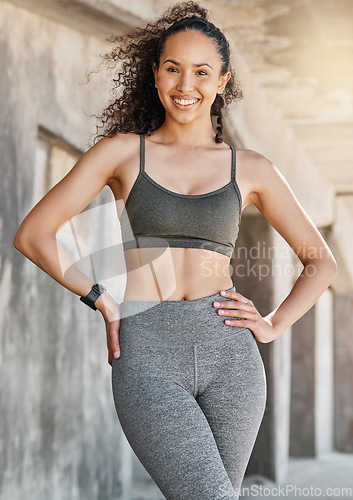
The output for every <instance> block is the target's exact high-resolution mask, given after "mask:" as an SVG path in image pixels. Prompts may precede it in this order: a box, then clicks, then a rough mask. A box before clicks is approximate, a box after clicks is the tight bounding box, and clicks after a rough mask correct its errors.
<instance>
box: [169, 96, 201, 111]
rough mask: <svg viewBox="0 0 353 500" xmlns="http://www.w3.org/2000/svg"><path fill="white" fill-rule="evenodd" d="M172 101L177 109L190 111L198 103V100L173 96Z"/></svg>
mask: <svg viewBox="0 0 353 500" xmlns="http://www.w3.org/2000/svg"><path fill="white" fill-rule="evenodd" d="M172 101H173V103H174V105H175V106H176V107H177V108H178V109H190V108H193V107H195V106H196V105H197V103H198V102H199V101H200V99H198V98H196V97H188V98H186V97H184V98H182V97H175V96H173V97H172Z"/></svg>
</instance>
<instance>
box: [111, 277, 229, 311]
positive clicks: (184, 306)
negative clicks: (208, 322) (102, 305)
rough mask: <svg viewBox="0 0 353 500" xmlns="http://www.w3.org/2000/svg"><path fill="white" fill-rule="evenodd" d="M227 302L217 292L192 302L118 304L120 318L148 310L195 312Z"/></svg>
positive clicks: (135, 301)
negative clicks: (200, 308)
mask: <svg viewBox="0 0 353 500" xmlns="http://www.w3.org/2000/svg"><path fill="white" fill-rule="evenodd" d="M226 291H227V292H230V291H231V292H235V291H236V288H235V286H234V285H233V286H232V287H231V288H227V289H226ZM217 300H218V301H221V300H222V301H224V300H229V299H228V298H226V297H223V296H222V295H220V293H219V292H217V293H214V294H212V295H206V296H205V297H199V298H198V299H192V300H124V301H123V302H121V304H120V311H121V317H122V318H123V317H127V316H131V315H135V314H138V313H141V312H144V311H146V310H149V309H153V310H154V311H157V309H158V310H165V309H173V310H177V309H179V310H180V311H183V312H186V311H188V310H195V307H196V308H197V307H198V306H201V307H202V306H205V305H207V306H208V305H212V303H213V302H215V301H217Z"/></svg>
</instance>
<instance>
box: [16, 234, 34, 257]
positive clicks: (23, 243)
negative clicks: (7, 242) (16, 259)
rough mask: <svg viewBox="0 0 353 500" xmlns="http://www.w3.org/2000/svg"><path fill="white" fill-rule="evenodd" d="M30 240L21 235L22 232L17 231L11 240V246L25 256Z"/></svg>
mask: <svg viewBox="0 0 353 500" xmlns="http://www.w3.org/2000/svg"><path fill="white" fill-rule="evenodd" d="M29 242H30V239H29V237H28V236H26V235H25V234H23V232H22V231H20V230H18V231H17V233H16V234H15V237H14V239H13V246H14V247H15V248H16V250H18V251H19V252H20V253H22V254H23V255H26V249H27V248H28V246H29Z"/></svg>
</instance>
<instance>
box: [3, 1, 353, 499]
mask: <svg viewBox="0 0 353 500" xmlns="http://www.w3.org/2000/svg"><path fill="white" fill-rule="evenodd" d="M171 4H173V2H169V1H165V0H146V1H142V0H130V1H129V2H125V1H123V0H101V1H93V0H71V1H67V0H13V1H0V58H1V62H2V66H1V67H2V71H1V75H0V106H1V108H0V109H1V113H0V160H1V183H0V190H1V196H0V210H1V213H0V234H1V255H0V280H1V287H0V289H1V292H2V296H1V301H0V328H1V351H0V361H1V377H0V388H1V390H0V397H1V400H0V402H1V408H0V500H8V499H9V498H11V500H18V499H21V500H22V498H28V499H30V500H34V499H35V500H69V499H70V500H79V499H82V498H85V500H91V499H92V500H108V499H109V500H112V499H117V500H118V499H119V500H120V499H124V500H132V499H133V498H140V499H141V500H147V498H149V497H148V492H147V489H145V491H144V493H143V494H140V495H139V496H136V495H137V494H134V491H135V490H134V488H135V485H137V484H138V482H139V481H142V480H144V479H146V478H147V479H148V475H147V473H146V472H145V470H144V469H143V467H142V466H141V464H140V463H139V461H138V459H137V458H136V457H135V456H134V454H133V452H132V450H131V448H130V447H129V445H128V443H127V441H126V439H125V437H124V435H123V433H122V431H121V429H120V426H119V422H118V420H117V417H116V413H115V408H114V403H113V399H112V395H111V381H110V374H111V367H110V366H109V365H108V363H107V350H106V339H105V333H104V332H105V328H104V323H103V320H101V318H100V317H99V318H97V316H95V313H94V312H93V311H91V310H89V309H88V308H87V307H86V306H84V305H83V304H82V303H81V302H80V301H79V300H78V299H76V300H75V297H74V296H73V295H72V293H71V292H70V291H68V290H66V289H64V288H63V287H60V286H58V285H57V283H56V282H55V281H54V280H52V279H51V278H50V277H49V276H48V275H47V274H45V273H44V272H43V271H41V270H40V269H38V268H37V267H36V266H35V265H34V264H33V263H31V262H30V261H28V260H27V259H25V258H24V257H23V256H22V255H21V254H20V253H19V252H17V251H16V249H15V248H14V247H13V237H14V234H15V232H16V230H17V227H18V225H19V224H20V222H21V220H22V219H23V218H24V216H25V215H26V214H27V213H28V212H29V211H30V210H31V208H32V207H33V206H34V204H35V203H37V201H39V199H40V198H41V197H42V196H43V195H44V194H45V193H46V192H47V191H48V190H49V189H50V188H51V187H52V186H53V185H55V184H56V183H57V182H58V181H59V180H60V179H61V178H62V177H63V176H64V175H65V174H66V173H67V172H68V171H69V170H70V169H71V167H72V166H73V165H74V163H75V162H76V161H77V159H78V158H79V157H80V155H81V154H82V153H83V152H84V151H86V150H87V149H88V147H89V143H90V142H91V139H92V137H93V135H92V134H94V132H95V124H96V122H95V119H94V117H93V114H94V113H99V112H100V111H101V110H102V109H103V107H104V106H105V105H106V104H107V102H108V100H109V99H110V97H111V95H110V82H111V76H110V77H109V76H107V74H106V73H105V70H104V68H103V67H99V62H100V61H99V54H100V53H101V52H103V51H104V50H105V49H106V46H105V42H104V39H105V38H106V37H107V36H109V35H110V34H111V33H119V32H122V31H125V30H127V29H128V28H130V27H132V26H136V25H140V24H143V23H144V22H145V21H146V20H147V19H150V18H153V17H156V16H158V15H159V14H160V13H161V12H162V11H163V10H164V9H165V7H167V6H169V5H171ZM203 4H204V5H205V6H207V7H209V8H210V10H211V14H212V18H213V21H214V22H215V23H216V24H219V25H220V26H221V27H222V28H223V29H224V31H225V32H226V34H227V36H228V38H229V40H230V41H231V43H232V50H233V63H234V67H235V69H236V71H237V73H238V75H239V79H240V83H241V86H242V89H243V92H244V99H243V100H242V101H240V102H238V103H236V104H235V105H234V106H232V107H231V109H230V112H229V116H228V119H227V128H226V132H225V140H226V142H228V143H229V144H233V145H234V146H236V147H237V148H247V149H253V150H255V151H258V152H259V153H262V154H264V155H265V156H266V157H268V158H269V159H270V160H272V161H273V163H274V164H275V165H276V166H277V168H279V170H280V171H281V172H282V173H283V175H284V177H285V178H286V179H287V181H288V183H289V184H290V186H291V188H292V189H293V191H294V193H295V195H296V197H297V198H298V200H299V202H300V203H301V204H302V206H303V207H304V209H305V210H306V211H307V213H308V214H309V216H310V217H311V219H312V220H313V221H314V223H315V224H316V225H317V227H318V228H319V229H320V231H321V232H322V234H323V236H324V237H325V239H326V241H327V242H328V244H329V245H330V247H331V249H332V251H333V253H334V255H335V258H336V260H337V262H338V268H339V270H338V275H337V277H336V279H335V281H334V283H333V284H332V286H330V288H329V289H328V290H327V291H326V292H325V293H324V294H323V295H322V297H321V298H320V299H319V300H318V302H317V303H316V304H315V306H313V307H312V308H311V309H310V310H309V311H308V312H307V314H305V316H303V318H301V319H300V320H299V321H298V322H296V323H295V324H294V325H293V327H292V328H290V329H288V331H286V332H285V333H284V334H282V335H281V337H280V338H278V339H277V340H276V341H274V342H272V343H270V344H262V345H260V344H259V348H260V350H261V354H262V356H263V359H264V362H265V366H266V373H267V379H268V402H267V408H266V413H265V417H264V420H263V423H262V426H261V428H260V432H259V435H258V439H257V442H256V444H255V448H254V451H253V454H252V456H251V459H250V462H249V466H248V470H247V476H249V477H250V475H251V474H257V475H261V476H264V477H266V478H269V479H271V480H273V481H275V482H284V481H285V480H286V477H287V470H288V463H289V461H290V459H291V457H320V456H321V455H323V454H327V453H330V451H332V450H337V451H340V452H342V453H347V454H352V453H353V387H352V381H353V363H352V359H353V312H352V300H353V258H352V255H353V237H352V234H353V231H352V229H353V2H349V1H347V0H336V1H334V2H333V1H330V0H294V1H293V0H282V1H275V0H228V1H227V0H207V1H206V0H204V2H203ZM90 72H91V74H90V75H88V73H90ZM114 210H115V208H114V200H113V199H112V195H111V191H110V190H109V189H108V188H107V187H106V188H104V189H103V191H102V192H101V193H100V195H99V196H98V197H97V199H95V200H94V201H92V203H90V205H89V206H88V207H87V208H86V209H85V210H84V211H83V212H82V213H81V214H79V215H78V216H77V217H75V218H74V219H73V220H72V221H70V223H68V224H67V225H66V226H65V227H64V228H63V229H62V230H61V231H60V234H59V235H58V239H59V241H60V243H61V244H62V246H63V247H64V248H65V250H66V251H67V252H68V254H69V255H70V257H71V258H72V259H73V260H74V261H78V260H81V261H85V265H86V264H87V266H88V267H87V273H89V272H91V273H92V277H94V273H95V269H94V266H93V267H92V268H91V267H89V266H90V264H92V260H91V259H90V258H89V257H90V256H91V255H92V254H93V253H96V254H97V255H99V258H100V265H104V249H105V248H108V247H112V246H114V245H117V247H116V248H118V251H121V250H119V242H120V239H119V238H120V234H119V223H118V221H117V219H116V216H115V212H114ZM93 235H94V237H93ZM250 247H251V248H254V247H258V249H259V253H258V254H257V255H249V254H248V253H246V252H245V253H241V252H240V251H239V254H238V255H237V250H239V249H240V248H245V249H249V248H250ZM269 249H271V251H272V252H273V253H271V252H269V251H268V250H269ZM232 265H233V269H234V275H233V281H234V283H235V284H236V287H237V290H238V291H240V292H241V293H242V294H244V295H246V296H248V297H251V298H252V300H253V301H254V303H255V305H256V306H257V307H258V309H259V311H260V312H261V313H262V314H264V315H265V314H267V313H268V312H269V311H270V310H272V309H273V308H274V307H276V306H277V305H278V304H279V303H280V302H281V301H282V300H283V299H284V298H285V297H286V295H287V294H288V293H289V291H290V289H291V287H292V286H293V283H294V281H295V279H296V277H297V276H298V275H299V272H300V271H301V268H302V266H301V264H300V262H299V260H298V258H297V257H296V256H295V254H294V253H293V251H292V250H291V249H290V248H289V247H288V245H287V243H286V242H285V241H284V240H283V238H281V236H280V235H279V234H278V233H276V231H274V230H273V228H272V227H271V226H270V224H269V223H268V222H267V220H266V219H265V218H264V217H263V216H262V214H261V213H260V212H259V211H258V210H257V209H256V208H255V207H254V206H248V207H247V208H246V209H245V210H244V213H243V218H242V222H241V228H240V233H239V239H238V242H237V249H236V251H235V256H234V259H233V260H232ZM244 266H245V267H244ZM246 266H254V267H253V269H254V271H252V272H251V273H244V272H242V273H241V272H240V271H241V270H244V269H245V268H246ZM264 269H267V270H268V269H270V270H271V272H270V273H269V272H268V271H267V272H264V273H262V270H264ZM293 270H295V272H294V273H293V272H292V271H293ZM120 271H121V269H117V274H121V280H120V281H119V280H118V281H117V280H116V279H114V286H115V287H116V288H115V292H116V297H117V300H122V296H123V287H124V275H123V272H120ZM259 280H260V286H259ZM101 281H102V282H103V283H105V284H107V285H108V286H109V287H110V289H112V286H113V280H111V282H110V281H109V277H107V278H106V279H105V280H101ZM110 285H111V286H110ZM136 491H137V490H136ZM134 495H135V496H134ZM151 498H152V497H151Z"/></svg>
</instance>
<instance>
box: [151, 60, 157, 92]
mask: <svg viewBox="0 0 353 500" xmlns="http://www.w3.org/2000/svg"><path fill="white" fill-rule="evenodd" d="M152 71H153V74H154V82H155V83H154V86H155V87H157V81H158V76H157V73H158V68H157V64H156V63H155V62H154V63H153V64H152Z"/></svg>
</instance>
